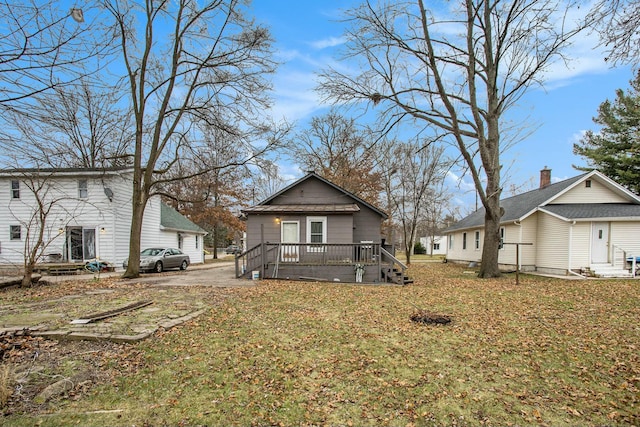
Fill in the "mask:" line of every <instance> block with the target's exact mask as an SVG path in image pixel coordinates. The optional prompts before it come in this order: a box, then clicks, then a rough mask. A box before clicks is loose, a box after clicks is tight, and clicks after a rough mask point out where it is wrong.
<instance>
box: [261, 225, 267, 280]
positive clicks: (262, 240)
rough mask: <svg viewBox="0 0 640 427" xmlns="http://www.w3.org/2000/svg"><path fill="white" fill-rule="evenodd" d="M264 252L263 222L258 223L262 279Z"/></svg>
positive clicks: (262, 275) (262, 274) (262, 276)
mask: <svg viewBox="0 0 640 427" xmlns="http://www.w3.org/2000/svg"><path fill="white" fill-rule="evenodd" d="M265 261H266V252H265V246H264V224H260V278H261V279H264V272H265V269H264V264H265Z"/></svg>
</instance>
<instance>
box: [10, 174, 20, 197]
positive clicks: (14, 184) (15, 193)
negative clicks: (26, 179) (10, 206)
mask: <svg viewBox="0 0 640 427" xmlns="http://www.w3.org/2000/svg"><path fill="white" fill-rule="evenodd" d="M11 198H12V199H19V198H20V181H18V180H17V179H13V180H11Z"/></svg>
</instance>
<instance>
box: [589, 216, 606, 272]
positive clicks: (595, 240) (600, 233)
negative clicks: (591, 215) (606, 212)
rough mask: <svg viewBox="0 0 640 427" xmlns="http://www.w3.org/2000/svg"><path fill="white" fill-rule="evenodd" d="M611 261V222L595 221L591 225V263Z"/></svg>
mask: <svg viewBox="0 0 640 427" xmlns="http://www.w3.org/2000/svg"><path fill="white" fill-rule="evenodd" d="M608 262H609V223H608V222H594V223H592V225H591V263H593V264H605V263H608Z"/></svg>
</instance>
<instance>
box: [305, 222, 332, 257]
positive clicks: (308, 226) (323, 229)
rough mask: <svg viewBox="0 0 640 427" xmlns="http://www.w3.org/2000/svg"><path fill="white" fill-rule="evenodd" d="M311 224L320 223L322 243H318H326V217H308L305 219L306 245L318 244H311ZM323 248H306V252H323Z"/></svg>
mask: <svg viewBox="0 0 640 427" xmlns="http://www.w3.org/2000/svg"><path fill="white" fill-rule="evenodd" d="M312 222H320V223H322V242H319V243H327V233H328V229H327V217H326V216H308V217H307V236H306V238H307V240H306V243H318V242H311V223H312ZM324 250H325V248H324V246H322V247H319V248H318V247H314V246H307V251H308V252H324Z"/></svg>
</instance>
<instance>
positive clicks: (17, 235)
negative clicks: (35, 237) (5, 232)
mask: <svg viewBox="0 0 640 427" xmlns="http://www.w3.org/2000/svg"><path fill="white" fill-rule="evenodd" d="M9 239H10V240H21V239H22V228H21V227H20V226H19V225H11V226H9Z"/></svg>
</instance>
